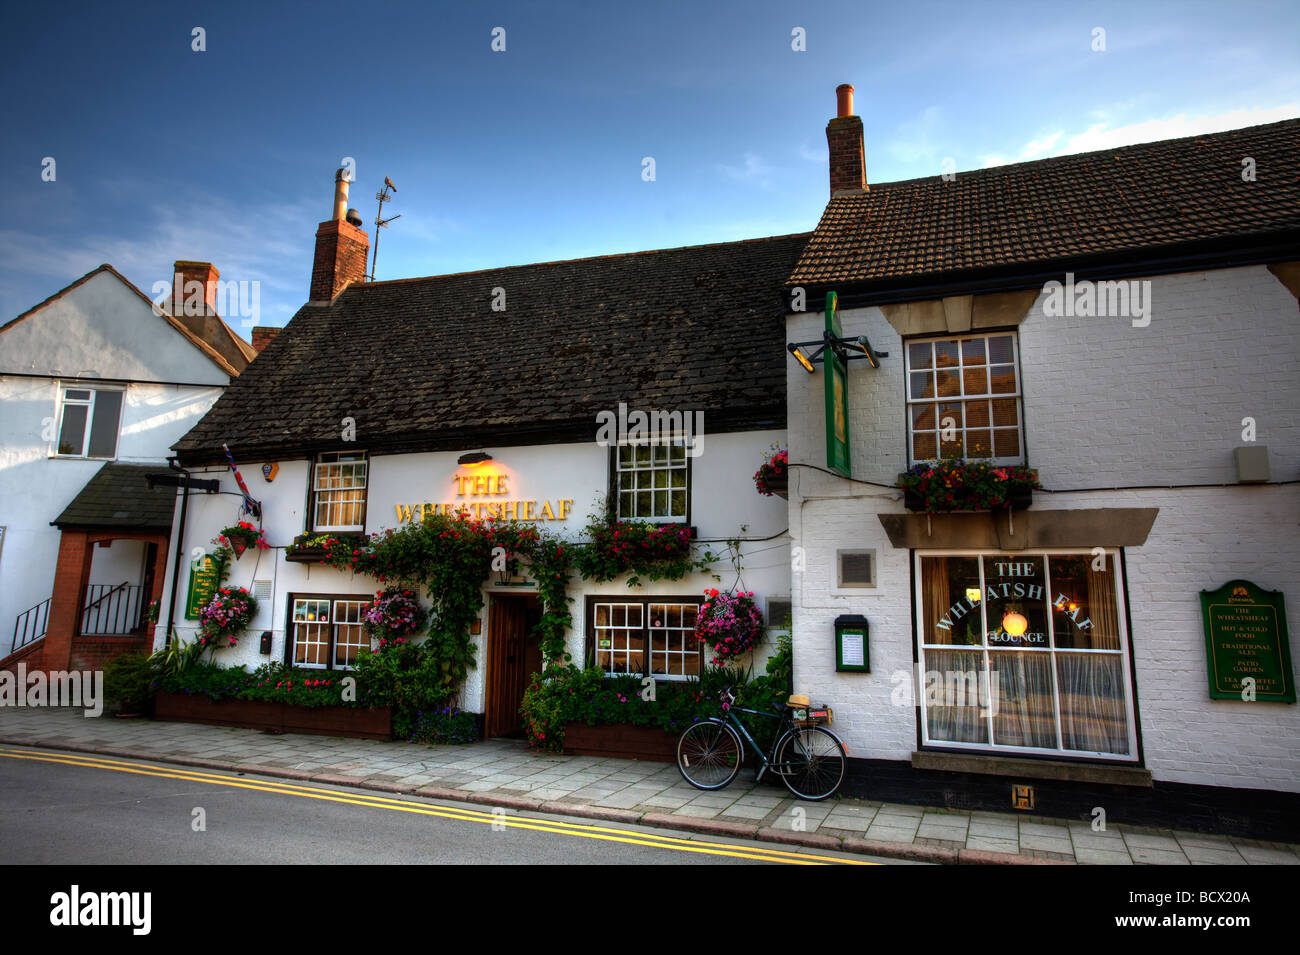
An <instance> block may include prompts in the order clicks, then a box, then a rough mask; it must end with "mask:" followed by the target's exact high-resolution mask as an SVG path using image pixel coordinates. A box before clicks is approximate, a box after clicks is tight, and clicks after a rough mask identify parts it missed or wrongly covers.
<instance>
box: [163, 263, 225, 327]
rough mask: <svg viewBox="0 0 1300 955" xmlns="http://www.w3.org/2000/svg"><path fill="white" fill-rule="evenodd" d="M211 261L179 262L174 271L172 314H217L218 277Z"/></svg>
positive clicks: (178, 315) (219, 275) (177, 315)
mask: <svg viewBox="0 0 1300 955" xmlns="http://www.w3.org/2000/svg"><path fill="white" fill-rule="evenodd" d="M220 277H221V274H220V273H219V272H218V271H217V270H216V269H215V268H213V266H212V263H211V262H177V263H176V266H175V268H174V270H173V272H172V314H173V315H175V316H176V317H178V318H180V317H181V316H185V315H189V316H194V315H215V314H217V279H219V278H220Z"/></svg>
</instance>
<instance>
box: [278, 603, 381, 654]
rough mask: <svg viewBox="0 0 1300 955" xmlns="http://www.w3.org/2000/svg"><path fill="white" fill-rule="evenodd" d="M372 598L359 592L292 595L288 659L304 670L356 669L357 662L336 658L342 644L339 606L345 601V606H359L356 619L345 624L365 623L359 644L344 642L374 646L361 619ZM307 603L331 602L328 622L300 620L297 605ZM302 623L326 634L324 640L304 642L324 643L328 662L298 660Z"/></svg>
mask: <svg viewBox="0 0 1300 955" xmlns="http://www.w3.org/2000/svg"><path fill="white" fill-rule="evenodd" d="M373 599H374V598H373V597H368V596H364V595H359V594H358V595H349V594H340V595H337V596H330V595H326V594H320V595H317V594H303V595H297V594H295V595H294V596H293V598H292V599H291V600H290V602H289V625H288V644H289V645H288V648H287V653H286V656H287V659H288V663H289V666H291V667H297V668H299V669H303V670H353V669H356V665H355V664H348V663H339V662H338V659H337V658H338V647H339V626H340V624H339V619H338V617H339V605H340V604H343V605H350V604H356V605H357V606H356V607H355V610H356V615H357V620H355V621H352V620H349V621H345V624H344V625H346V626H353V625H356V624H361V626H362V630H361V634H362V637H361V641H360V642H359V643H356V644H345V645H348V646H357V647H373V646H374V641H373V640H371V639H369V637H368V636H367V635H366V632H365V629H364V624H363V623H362V622H361V614H362V613H363V612H364V610H365V608H366V607H367V606H369V605H370V603H371V601H372V600H373ZM306 604H317V605H319V604H328V605H329V615H330V616H329V620H326V621H318V620H312V621H308V620H299V619H298V608H299V606H300V605H306ZM303 609H304V611H306V607H305V606H303ZM299 626H303V627H308V628H315V629H314V632H313V634H312V635H313V636H320V635H321V632H322V631H324V636H325V639H324V640H319V639H316V640H310V641H305V642H307V643H309V644H317V645H323V646H324V647H325V662H324V663H299V662H298V659H297V658H298V646H299V640H298V627H299Z"/></svg>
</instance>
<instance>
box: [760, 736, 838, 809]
mask: <svg viewBox="0 0 1300 955" xmlns="http://www.w3.org/2000/svg"><path fill="white" fill-rule="evenodd" d="M776 762H777V763H778V764H787V765H786V766H785V767H784V771H783V772H782V773H781V774H780V775H781V781H782V782H784V783H785V788H786V789H788V790H790V792H792V793H794V794H795V795H796V796H798V797H799V798H800V799H810V800H813V801H816V800H819V799H825V798H826V797H827V796H830V795H832V794H833V793H834V792H835V790H837V789H839V788H840V783H841V782H843V781H844V770H845V767H846V766H847V765H848V758H847V756H846V755H845V752H844V744H843V743H841V742H840V741H839V740H838V739H836V738H835V735H834V734H833V733H830V732H828V731H826V730H824V729H822V728H821V727H820V726H806V727H804V726H796V727H795V728H794V729H792V730H788V731H787V732H786V734H785V735H784V736H783V737H781V741H780V742H779V743H777V746H776Z"/></svg>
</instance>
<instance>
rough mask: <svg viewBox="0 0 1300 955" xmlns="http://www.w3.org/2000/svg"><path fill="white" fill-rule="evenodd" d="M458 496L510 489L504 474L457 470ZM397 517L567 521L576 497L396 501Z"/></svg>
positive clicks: (492, 494) (454, 480)
mask: <svg viewBox="0 0 1300 955" xmlns="http://www.w3.org/2000/svg"><path fill="white" fill-rule="evenodd" d="M451 480H452V483H453V484H455V486H456V496H457V497H459V498H478V497H505V496H506V495H508V494H509V493H510V489H509V486H508V478H507V476H506V475H504V474H464V475H462V474H457V475H456V476H455V477H453V478H452V479H451ZM394 507H395V508H396V509H397V520H398V521H399V522H401V523H403V524H405V523H407V522H409V521H417V520H418V521H422V520H424V519H425V517H426V516H429V515H434V514H449V515H455V514H462V513H463V514H467V515H469V516H471V517H473V518H475V519H477V520H483V519H485V518H486V519H489V520H490V519H493V518H497V519H500V520H505V521H564V520H568V518H569V512H570V511H571V510H573V498H557V499H555V500H554V501H549V500H540V501H538V500H532V501H523V500H504V501H497V500H486V501H470V500H458V501H452V502H450V503H442V504H432V503H429V502H427V501H426V502H425V503H423V504H395V505H394Z"/></svg>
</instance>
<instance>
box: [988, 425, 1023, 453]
mask: <svg viewBox="0 0 1300 955" xmlns="http://www.w3.org/2000/svg"><path fill="white" fill-rule="evenodd" d="M993 452H994V455H995V456H996V457H999V458H1018V457H1020V435H1019V434H1018V433H1016V432H1015V431H994V432H993Z"/></svg>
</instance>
